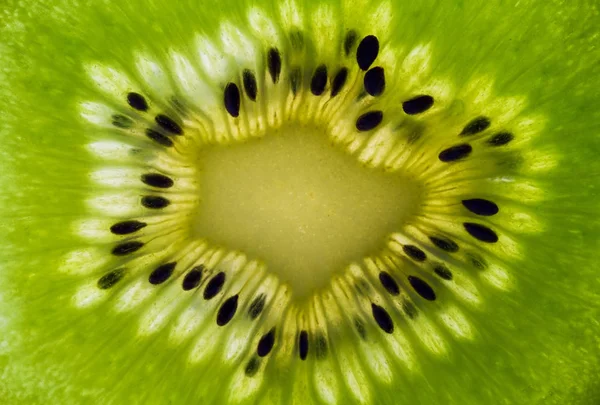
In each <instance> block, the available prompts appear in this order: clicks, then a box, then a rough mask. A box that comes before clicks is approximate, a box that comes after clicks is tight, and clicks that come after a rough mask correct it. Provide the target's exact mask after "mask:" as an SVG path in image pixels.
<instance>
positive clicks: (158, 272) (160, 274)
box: [148, 262, 177, 285]
mask: <svg viewBox="0 0 600 405" xmlns="http://www.w3.org/2000/svg"><path fill="white" fill-rule="evenodd" d="M176 265H177V262H171V263H165V264H161V265H160V266H158V267H157V268H156V269H154V271H153V272H152V273H150V277H148V281H149V282H150V284H154V285H158V284H162V283H164V282H165V281H167V280H168V279H169V277H171V275H172V274H173V270H175V266H176Z"/></svg>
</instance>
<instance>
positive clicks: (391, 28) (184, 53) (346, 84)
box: [0, 2, 599, 404]
mask: <svg viewBox="0 0 600 405" xmlns="http://www.w3.org/2000/svg"><path fill="white" fill-rule="evenodd" d="M158 3H159V2H155V3H154V2H153V3H151V6H150V7H149V9H148V7H147V6H144V7H142V8H143V9H144V10H146V11H144V13H146V12H147V13H148V14H145V15H142V14H140V13H141V8H139V7H137V6H136V4H135V3H134V4H131V5H119V6H116V5H110V6H107V7H106V8H104V7H98V8H96V7H90V6H89V5H84V4H81V5H77V4H76V5H73V4H68V5H67V4H65V5H64V7H65V9H66V8H67V6H69V9H70V8H72V7H76V8H77V7H81V10H79V9H77V10H75V11H82V13H81V14H79V13H76V15H78V19H79V20H78V21H77V22H75V21H72V20H71V19H70V17H68V15H70V14H66V13H64V12H63V11H64V9H63V5H60V4H59V5H55V6H53V7H52V8H51V9H46V8H45V6H44V5H43V3H40V4H42V5H39V4H36V5H31V10H29V12H28V13H25V14H23V13H21V11H22V10H21V8H20V7H21V5H18V6H17V5H11V8H8V10H10V11H9V13H11V17H12V20H11V21H13V22H12V24H9V25H8V26H7V27H5V28H3V30H4V31H6V34H7V35H4V36H3V37H7V38H9V40H8V42H7V45H6V46H5V47H3V48H1V53H0V56H1V57H2V59H3V60H6V61H7V66H8V67H7V68H6V69H5V70H4V71H3V73H2V74H3V81H2V82H3V84H2V92H3V94H5V95H6V97H3V100H4V101H3V104H2V107H3V110H6V112H7V114H6V129H3V130H2V135H3V139H4V140H5V146H6V148H5V149H3V152H2V153H3V156H4V157H5V162H8V163H9V164H8V165H7V170H6V173H5V174H3V175H2V182H3V185H4V189H5V191H6V192H5V195H4V196H3V207H6V208H5V210H4V212H3V218H4V219H5V223H6V224H7V226H6V228H7V232H6V234H5V235H4V240H5V243H3V250H2V257H3V258H5V260H2V262H3V267H4V269H3V272H2V274H3V289H2V304H3V310H2V314H3V323H2V328H3V330H5V331H6V333H4V334H3V335H4V336H5V338H4V339H5V342H4V344H3V346H2V347H3V348H2V354H3V356H4V357H3V361H4V364H5V367H4V375H3V379H2V383H1V384H0V388H1V392H2V394H3V397H4V398H7V402H8V403H36V402H39V403H47V402H55V403H82V402H94V403H130V402H134V403H169V402H171V403H189V402H192V403H195V402H204V403H328V404H333V403H383V404H388V403H390V404H391V403H536V402H539V403H553V402H554V403H586V401H589V403H592V402H591V401H593V400H594V398H596V399H597V397H594V396H595V395H596V394H597V388H594V385H593V384H594V382H593V381H594V375H595V374H597V371H598V368H599V365H598V347H599V346H598V341H597V337H596V336H598V333H597V332H598V324H597V323H595V322H594V319H597V315H598V305H597V304H598V302H599V297H598V295H597V294H598V293H597V291H598V288H597V284H598V277H597V276H596V275H595V274H597V273H596V270H595V267H596V266H595V265H594V263H595V262H594V256H593V254H592V253H593V251H594V247H595V241H596V240H597V239H596V238H595V235H597V234H598V233H597V228H598V227H597V223H596V222H597V221H596V220H595V218H594V217H593V215H592V214H593V213H594V212H596V211H597V203H596V202H595V201H594V199H593V195H592V194H591V193H592V192H593V190H594V188H595V186H596V185H595V184H594V181H593V179H594V178H595V177H594V176H593V174H595V173H596V172H597V171H598V167H597V164H596V163H595V160H594V151H595V150H597V149H598V147H597V146H598V145H597V142H598V141H597V140H596V138H595V137H594V128H596V127H597V125H596V124H597V122H598V116H597V115H595V114H596V113H595V110H596V108H595V106H597V105H598V102H597V101H598V100H597V95H595V93H594V92H593V91H592V88H591V87H588V86H590V84H589V83H588V81H586V80H585V77H588V76H592V77H593V73H594V69H597V68H596V67H595V65H594V63H593V62H594V60H596V59H597V58H594V55H596V54H597V51H595V48H593V47H592V46H591V45H590V44H591V43H588V42H587V39H584V38H593V37H594V35H593V34H594V31H585V30H586V29H589V30H593V29H595V28H585V29H584V28H579V27H589V26H590V25H585V24H581V23H580V22H579V19H580V18H582V16H583V15H585V16H587V15H590V16H591V15H594V13H595V12H596V10H595V9H594V6H593V5H588V6H587V7H588V8H589V9H586V8H585V7H583V8H582V10H583V9H586V10H585V11H587V13H585V14H584V13H583V11H581V10H573V11H567V10H565V9H562V8H559V7H560V6H559V5H556V6H555V5H552V7H557V9H556V10H553V9H552V7H550V9H551V10H553V11H554V12H553V13H549V14H545V11H541V10H542V9H541V8H538V7H539V6H541V5H538V4H535V3H531V4H521V7H522V10H521V9H520V8H518V7H513V5H501V4H494V3H489V2H486V3H485V4H484V3H482V4H469V5H468V6H467V5H466V6H463V7H465V8H462V7H456V6H454V5H452V6H451V5H439V4H436V5H428V4H419V5H410V4H405V3H403V2H376V3H373V4H371V3H364V4H362V3H361V4H357V3H353V2H343V3H340V4H338V3H315V4H313V3H310V2H307V3H296V2H282V3H280V4H279V3H277V4H269V3H267V2H265V3H264V4H262V3H256V2H252V3H251V4H246V3H244V2H232V3H231V4H230V5H223V6H220V7H222V8H218V7H217V8H215V9H214V10H215V11H199V9H198V5H197V4H187V3H180V4H177V5H171V4H168V3H167V4H158ZM228 6H230V7H228ZM545 6H547V5H545ZM203 8H204V6H203ZM206 9H207V10H211V8H210V7H206ZM84 10H85V12H83V11H84ZM531 10H535V11H536V12H535V13H531ZM48 12H49V13H48ZM569 13H573V15H570V14H569ZM578 13H582V15H578ZM46 14H49V15H50V19H49V22H47V23H46V22H42V21H45V19H42V18H41V16H42V15H46ZM150 14H151V15H152V17H149V15H150ZM24 15H27V17H25V16H24ZM497 15H505V17H504V18H503V19H502V21H498V20H497V18H496V17H495V16H497ZM30 16H34V17H30ZM467 16H468V18H467ZM30 18H33V20H31V19H30ZM589 18H591V17H589ZM107 21H110V22H111V23H110V24H108V30H109V36H108V40H107V39H105V38H102V39H99V38H96V37H98V35H97V32H100V31H101V30H106V29H107V25H106V22H107ZM174 21H176V22H177V23H175V24H174V23H173V22H174ZM575 21H578V22H577V24H575ZM25 22H27V23H28V24H33V23H34V22H35V24H39V26H40V33H37V34H38V35H37V36H36V39H35V40H34V41H32V40H30V39H31V38H30V37H28V35H30V34H29V33H28V32H25V31H23V30H21V29H19V27H21V26H22V24H23V23H25ZM156 22H161V23H163V24H156ZM492 22H493V23H494V25H493V28H491V29H490V26H492V24H491V23H492ZM516 22H518V24H516ZM527 22H529V24H527ZM44 24H48V27H45V26H44ZM73 25H74V28H72V26H73ZM49 27H52V29H47V30H46V31H44V28H49ZM200 27H202V28H200ZM528 27H532V29H534V28H538V29H542V28H540V27H543V29H542V33H543V35H536V38H535V39H534V38H531V37H530V36H529V35H528V34H527V29H528ZM575 27H577V28H578V29H580V30H581V31H577V32H579V33H580V34H581V35H580V36H576V35H573V37H572V38H571V43H573V45H572V46H571V47H565V48H560V47H559V48H558V49H553V48H554V47H555V45H554V44H555V43H556V38H562V36H563V35H566V34H565V33H567V32H569V33H572V32H573V30H574V29H575ZM202 31H204V32H202ZM42 32H52V33H53V34H52V35H51V36H45V34H42ZM483 34H485V35H483ZM507 36H510V38H511V41H508V40H506V38H507ZM512 38H514V39H515V41H512ZM459 39H460V40H459ZM26 44H27V47H25V46H26ZM49 50H54V51H55V52H54V53H60V54H61V55H63V54H64V57H63V58H59V59H57V58H55V57H53V56H50V54H53V52H48V51H49ZM508 50H510V51H513V54H514V56H510V55H511V54H510V53H507V51H508ZM21 54H23V55H25V56H20V58H18V57H17V55H21ZM501 55H505V56H501ZM506 55H509V56H506ZM596 56H597V55H596ZM513 57H514V58H515V59H514V60H513V59H512V58H513ZM23 59H25V60H26V61H27V62H28V63H27V65H28V66H32V69H33V72H34V73H33V75H34V77H35V80H33V81H32V80H31V77H30V76H29V75H30V74H32V73H31V71H30V70H29V69H23V66H22V65H21V64H20V63H19V61H21V60H23ZM540 60H543V61H544V63H538V62H539V61H540ZM574 61H577V62H578V64H576V65H575V66H576V68H573V66H574V63H573V62H574ZM5 77H6V78H7V80H4V78H5ZM8 79H10V80H8ZM583 118H587V119H583ZM306 124H309V125H313V126H315V127H316V128H318V129H319V131H320V132H321V133H322V136H323V138H324V139H327V142H329V143H331V144H333V145H334V146H335V147H336V148H338V149H339V150H342V151H345V152H346V153H347V154H348V155H349V156H351V157H352V158H354V159H355V160H356V161H357V162H358V163H360V164H362V165H363V166H365V169H364V170H367V171H369V170H371V171H373V170H382V171H385V172H387V173H388V174H390V175H393V174H395V173H396V174H397V175H399V176H400V175H402V176H406V178H410V179H411V181H413V182H414V183H415V184H417V185H418V188H419V190H422V191H421V193H420V194H419V195H418V198H417V200H418V201H415V202H409V203H408V204H407V208H406V211H407V213H406V215H407V216H406V218H404V219H403V220H402V221H401V222H402V224H401V225H400V226H399V227H398V229H397V230H395V231H393V232H391V233H390V234H389V235H388V238H387V239H386V240H385V242H384V243H383V244H382V245H381V246H380V248H379V249H377V250H374V251H372V252H370V253H368V254H367V255H365V256H366V257H363V258H360V259H355V258H351V257H350V256H349V259H348V263H347V265H346V266H345V267H344V268H341V269H338V270H337V271H336V272H335V273H334V274H333V275H332V276H331V279H330V282H329V284H328V285H327V286H326V287H325V288H322V289H319V290H315V291H314V292H313V293H312V294H308V295H307V296H306V297H300V295H299V294H297V290H296V291H295V290H294V285H293V284H294V282H290V280H285V277H283V276H280V275H276V274H275V273H274V272H273V271H272V270H271V269H270V268H269V260H268V258H267V259H265V260H264V261H263V260H261V259H260V258H256V257H252V255H251V254H250V253H248V252H244V251H233V250H231V248H230V247H228V246H217V245H215V244H214V243H213V242H212V241H211V239H210V238H209V237H206V235H203V234H202V229H200V230H198V229H194V226H193V223H194V218H195V217H196V215H197V211H201V210H202V207H203V206H202V193H203V192H205V191H206V190H204V189H203V183H202V179H203V177H202V176H201V175H200V174H199V170H202V165H201V164H199V163H198V162H197V159H198V157H200V156H202V153H203V152H202V151H203V150H204V149H206V148H207V147H208V146H210V147H218V146H219V145H231V144H232V143H236V142H241V141H245V142H248V144H251V143H252V142H256V141H257V140H258V139H259V138H261V137H263V136H264V137H268V136H275V135H274V134H275V133H277V131H281V132H285V126H286V125H296V126H299V125H306ZM575 133H577V134H580V136H579V137H577V138H574V137H572V136H566V134H575ZM17 134H18V135H17ZM10 135H12V136H10ZM222 147H225V146H222ZM207 160H208V159H207ZM557 163H558V164H557ZM206 170H210V168H209V167H206ZM590 179H592V180H591V181H590ZM40 196H44V198H40ZM273 245H277V243H275V242H273ZM275 247H276V248H277V249H278V251H279V252H284V253H285V251H286V250H285V248H286V244H285V243H281V246H275ZM316 270H318V269H314V270H311V271H316ZM305 283H306V282H302V284H305ZM557 364H558V365H560V366H557Z"/></svg>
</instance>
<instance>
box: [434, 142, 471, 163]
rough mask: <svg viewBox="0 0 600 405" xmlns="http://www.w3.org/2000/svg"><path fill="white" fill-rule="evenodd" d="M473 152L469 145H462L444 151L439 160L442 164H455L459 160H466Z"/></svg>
mask: <svg viewBox="0 0 600 405" xmlns="http://www.w3.org/2000/svg"><path fill="white" fill-rule="evenodd" d="M472 151H473V148H472V147H471V145H469V144H468V143H461V144H460V145H455V146H452V147H450V148H448V149H444V150H443V151H441V152H440V154H439V155H438V158H439V159H440V160H441V161H442V162H454V161H456V160H459V159H464V158H466V157H467V156H469V154H470V153H471V152H472Z"/></svg>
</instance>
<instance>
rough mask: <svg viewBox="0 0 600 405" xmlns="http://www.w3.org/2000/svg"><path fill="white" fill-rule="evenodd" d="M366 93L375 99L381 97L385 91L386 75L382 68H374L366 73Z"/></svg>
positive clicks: (364, 82) (364, 81)
mask: <svg viewBox="0 0 600 405" xmlns="http://www.w3.org/2000/svg"><path fill="white" fill-rule="evenodd" d="M363 84H364V86H365V91H366V92H367V93H369V94H370V95H372V96H373V97H377V96H379V95H380V94H381V93H383V90H385V73H384V72H383V68H382V67H379V66H377V67H374V68H373V69H369V71H368V72H367V73H365V78H364V80H363Z"/></svg>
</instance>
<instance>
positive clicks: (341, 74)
mask: <svg viewBox="0 0 600 405" xmlns="http://www.w3.org/2000/svg"><path fill="white" fill-rule="evenodd" d="M346 79H348V69H346V68H345V67H344V68H341V69H340V70H338V72H337V73H336V74H335V76H334V78H333V81H332V82H331V97H335V96H337V95H338V93H339V92H340V91H341V90H342V87H344V84H346Z"/></svg>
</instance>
